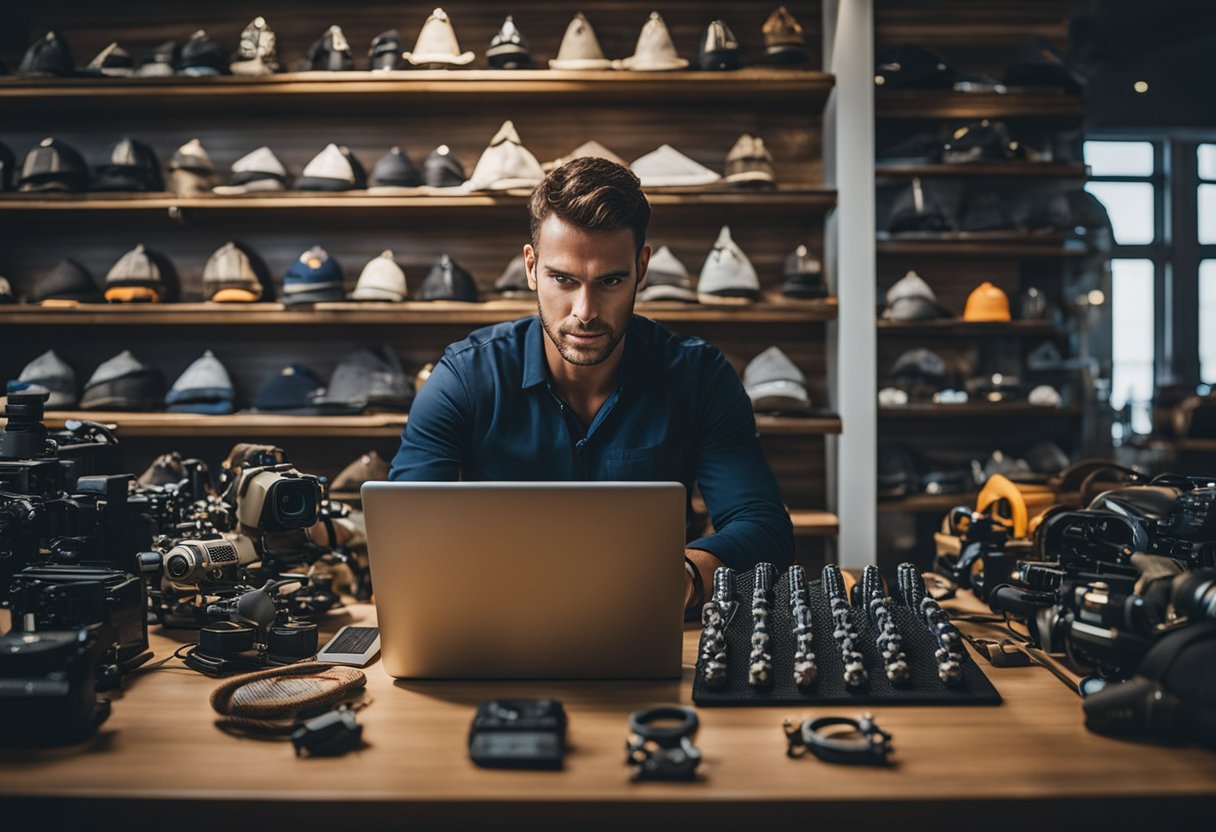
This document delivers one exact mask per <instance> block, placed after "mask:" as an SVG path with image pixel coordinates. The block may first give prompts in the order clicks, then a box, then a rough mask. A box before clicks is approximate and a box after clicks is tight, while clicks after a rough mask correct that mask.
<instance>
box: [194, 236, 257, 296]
mask: <svg viewBox="0 0 1216 832" xmlns="http://www.w3.org/2000/svg"><path fill="white" fill-rule="evenodd" d="M264 291H265V290H264V287H263V286H262V282H261V281H260V280H258V276H257V274H256V273H254V271H253V264H252V263H250V262H249V255H247V254H246V253H245V252H243V251H241V249H240V248H239V247H238V246H237V244H236V243H225V244H224V245H222V246H220V247H219V248H218V249H216V250H215V252H214V253H212V255H211V257H209V258H208V259H207V265H206V266H204V267H203V295H204V297H206V298H207V300H215V301H244V302H246V303H249V302H253V301H258V300H262V296H263V294H264Z"/></svg>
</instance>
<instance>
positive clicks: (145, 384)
mask: <svg viewBox="0 0 1216 832" xmlns="http://www.w3.org/2000/svg"><path fill="white" fill-rule="evenodd" d="M164 395H165V379H164V376H163V375H162V374H161V371H160V370H158V369H156V368H155V367H151V366H149V365H147V364H145V363H143V362H142V361H140V360H139V359H138V358H136V357H135V355H134V354H133V353H132V352H131V351H130V350H123V351H122V352H120V353H119V354H118V355H116V356H114V357H113V358H111V359H109V360H107V361H103V362H102V363H101V365H100V366H99V367H98V368H97V369H96V370H94V371H93V375H92V376H91V377H90V378H89V380H88V381H87V382H85V385H84V395H83V396H81V397H80V409H81V410H156V409H157V408H159V407H160V406H161V403H162V402H163V400H164Z"/></svg>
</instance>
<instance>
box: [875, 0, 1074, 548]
mask: <svg viewBox="0 0 1216 832" xmlns="http://www.w3.org/2000/svg"><path fill="white" fill-rule="evenodd" d="M1067 20H1068V10H1067V4H1064V3H1062V2H1060V0H1028V2H1026V3H1022V4H1017V5H1016V6H1009V7H1002V8H997V7H985V9H984V14H983V15H982V19H981V17H978V16H977V15H976V14H974V9H973V6H971V5H969V4H967V3H964V2H962V0H935V2H933V3H930V4H921V5H919V6H917V7H911V6H908V5H907V4H901V3H898V2H895V0H874V42H875V51H876V53H879V54H881V53H882V52H883V51H884V50H886V49H888V48H891V47H894V46H896V45H899V44H904V43H914V44H916V45H919V46H924V47H927V48H929V49H933V50H936V51H938V52H940V53H941V54H942V55H943V56H944V58H945V60H946V61H947V62H948V63H949V64H950V65H951V66H953V67H954V68H955V69H956V70H957V72H958V73H959V74H960V75H975V74H982V75H987V76H991V77H993V78H997V79H1000V78H1001V77H1002V76H1003V74H1004V69H1005V62H1006V61H1007V60H1008V58H1009V56H1010V55H1011V54H1012V52H1013V49H1014V47H1015V46H1016V45H1017V44H1018V43H1019V42H1020V41H1021V40H1022V39H1023V38H1025V37H1027V36H1030V35H1035V36H1044V37H1047V38H1049V39H1050V40H1052V41H1054V42H1057V43H1060V44H1061V45H1063V44H1064V43H1065V42H1066V41H1067ZM874 110H875V132H876V136H877V137H878V139H879V143H880V147H881V148H884V149H885V148H888V147H894V146H896V145H898V144H900V143H901V142H903V141H904V140H906V139H909V138H911V137H913V136H916V137H922V138H925V139H930V140H944V139H945V138H946V137H948V136H949V135H950V134H951V133H952V132H953V131H954V130H955V129H956V128H958V127H960V126H962V125H965V124H968V123H971V122H975V121H980V120H985V119H988V120H993V121H1003V122H1006V125H1007V128H1008V131H1009V134H1010V136H1011V137H1012V138H1014V139H1015V140H1019V141H1021V142H1023V143H1024V144H1027V145H1029V146H1031V147H1033V148H1035V149H1036V150H1039V151H1047V152H1054V153H1059V151H1060V149H1061V148H1062V147H1063V146H1064V145H1065V144H1066V143H1067V142H1068V141H1071V142H1072V143H1073V144H1074V147H1073V148H1072V150H1073V153H1072V154H1070V155H1068V156H1067V157H1062V156H1056V158H1055V160H1054V161H1041V162H1029V161H1001V160H994V161H973V162H967V163H958V164H944V163H939V164H895V163H889V162H884V161H883V160H882V159H878V161H877V163H876V164H875V181H876V183H877V188H876V191H875V193H876V206H875V208H876V222H877V229H878V232H877V234H876V243H875V253H876V259H877V266H876V274H875V277H876V280H877V283H878V292H877V298H876V300H877V301H878V303H879V305H881V303H882V300H883V295H884V293H885V291H886V289H887V288H888V287H890V286H891V285H893V284H894V283H895V282H896V281H897V280H899V279H900V278H902V277H903V276H904V274H905V273H906V272H907V271H908V270H915V271H916V272H917V274H919V275H920V276H921V277H922V278H923V279H924V280H925V281H926V282H927V283H928V284H929V286H930V287H931V288H932V289H933V290H934V292H935V294H936V296H937V300H938V303H940V304H941V305H942V306H943V307H945V308H946V309H948V310H950V312H952V313H953V314H955V315H961V313H962V312H963V309H964V307H965V305H966V299H967V296H968V295H969V293H970V292H971V290H972V289H974V288H975V287H976V286H978V285H979V284H980V283H981V282H983V281H990V282H992V283H994V284H995V285H997V286H998V287H999V288H1001V289H1002V290H1003V291H1005V293H1006V295H1007V296H1008V297H1009V300H1010V305H1011V307H1012V309H1013V311H1014V314H1015V316H1016V314H1017V301H1018V296H1019V293H1020V292H1021V291H1023V290H1025V289H1026V288H1028V287H1030V286H1035V287H1037V288H1038V289H1039V290H1040V291H1042V292H1043V293H1044V294H1045V295H1046V296H1047V298H1048V299H1049V300H1050V301H1051V303H1053V304H1054V305H1055V306H1056V307H1057V308H1061V309H1067V307H1068V299H1067V298H1065V297H1064V292H1063V286H1064V280H1063V277H1064V275H1065V274H1066V272H1068V270H1070V269H1073V268H1074V267H1075V266H1076V264H1078V263H1082V262H1084V261H1083V260H1082V259H1081V258H1085V257H1087V256H1088V255H1089V254H1090V251H1089V249H1088V247H1087V245H1086V244H1085V243H1084V242H1083V241H1082V240H1080V239H1077V238H1075V237H1074V236H1072V235H1071V234H1067V235H1066V234H1063V233H1046V232H1041V231H1025V230H1005V231H984V232H962V231H955V232H945V233H918V234H890V233H887V232H886V231H885V230H883V229H884V228H885V221H886V216H887V214H886V212H887V211H889V210H890V207H891V205H892V203H893V202H894V199H895V196H896V195H897V194H898V193H899V192H900V191H901V190H902V189H905V188H907V187H908V184H909V183H910V182H911V181H912V180H913V179H920V180H921V183H922V187H923V189H924V195H925V198H926V199H930V198H931V199H933V200H934V201H935V202H936V204H937V205H939V206H941V208H942V210H943V211H944V212H945V213H946V215H947V216H953V217H955V218H957V217H959V216H961V215H962V214H963V213H964V210H965V208H966V206H967V205H968V204H970V202H971V200H973V199H975V198H977V197H979V198H982V197H983V196H988V195H992V194H995V195H996V196H997V197H998V200H999V202H1000V204H1001V206H1002V207H1004V208H1005V209H1006V211H1007V212H1008V215H1009V216H1008V219H1009V220H1010V221H1011V222H1012V223H1014V224H1016V223H1017V222H1019V221H1020V220H1021V219H1022V215H1021V214H1020V213H1019V212H1020V211H1023V210H1025V208H1024V207H1023V206H1026V205H1028V204H1029V203H1028V202H1027V203H1023V202H1022V200H1021V199H1020V198H1021V197H1026V198H1027V199H1030V198H1040V197H1043V198H1046V197H1050V196H1051V195H1053V194H1060V193H1064V192H1065V191H1066V190H1068V189H1075V188H1078V187H1080V186H1081V185H1082V183H1083V182H1084V181H1085V179H1086V178H1087V176H1088V174H1089V170H1088V168H1087V166H1086V165H1085V164H1083V163H1081V162H1080V161H1077V160H1079V159H1080V155H1079V151H1080V143H1079V139H1077V138H1075V135H1076V134H1075V133H1072V132H1071V131H1074V130H1076V128H1078V127H1080V125H1081V123H1082V120H1083V117H1084V113H1085V107H1084V100H1083V98H1082V97H1081V96H1079V95H1073V94H1068V93H1065V92H1062V91H1055V90H1050V89H1029V88H1023V89H1017V88H1012V87H1011V88H1008V89H1007V90H1006V91H1005V92H995V91H993V92H964V91H955V90H951V89H924V90H911V89H888V88H884V87H883V86H881V85H880V86H877V87H876V88H875V95H874ZM1069 137H1071V138H1069ZM875 331H876V339H877V367H876V371H877V375H878V387H882V386H885V385H886V384H888V383H890V381H891V379H890V368H891V367H892V365H893V363H894V361H895V359H896V358H897V357H898V356H899V355H900V354H901V353H903V352H904V351H905V350H908V349H911V348H915V347H924V348H928V349H931V350H933V351H935V352H937V353H938V354H939V355H940V356H941V357H942V358H943V360H944V362H945V364H946V366H947V368H948V370H949V371H950V373H951V375H952V378H951V386H953V387H961V386H962V383H963V382H964V381H965V380H966V379H969V378H971V377H974V376H980V375H985V374H987V373H989V372H992V373H995V372H1001V373H1003V374H1006V375H1016V376H1019V378H1020V381H1021V382H1022V383H1023V384H1027V385H1029V386H1033V385H1034V384H1037V383H1044V382H1045V383H1052V384H1054V385H1055V386H1057V388H1058V389H1060V390H1061V392H1062V393H1063V395H1064V400H1065V401H1066V402H1067V404H1066V405H1065V406H1062V407H1042V406H1036V405H1031V404H1029V403H1027V402H986V401H977V400H974V399H973V400H971V401H969V402H967V403H965V404H927V403H926V404H920V403H913V404H908V405H904V406H899V407H878V408H877V422H878V431H877V434H878V436H877V438H878V440H879V441H880V442H893V443H899V444H901V445H904V446H905V447H906V449H907V450H908V451H909V452H910V453H911V454H912V455H913V456H914V457H915V458H919V459H920V460H921V461H923V462H924V463H925V464H926V467H928V468H933V467H937V466H945V467H946V468H949V469H951V470H954V469H958V470H966V469H967V468H968V467H969V465H970V461H971V460H972V459H978V460H980V461H981V462H983V461H984V460H986V459H987V458H988V457H989V455H990V454H991V453H993V452H994V451H996V450H1002V451H1003V452H1005V453H1006V454H1014V455H1017V454H1020V453H1022V452H1023V451H1024V450H1025V449H1026V448H1027V447H1028V446H1029V445H1031V444H1033V443H1034V442H1036V441H1039V440H1044V439H1046V440H1052V441H1055V442H1057V443H1058V444H1060V445H1061V446H1062V447H1063V448H1064V450H1065V451H1074V452H1075V451H1077V450H1079V445H1080V436H1081V435H1082V433H1083V431H1082V426H1083V419H1084V418H1085V416H1086V414H1087V403H1088V401H1087V397H1086V394H1085V391H1083V390H1081V389H1080V385H1079V384H1073V385H1072V387H1071V388H1069V387H1064V386H1062V385H1064V384H1066V383H1071V381H1070V379H1068V378H1067V377H1066V376H1064V375H1062V374H1054V375H1046V376H1044V375H1038V376H1036V375H1035V374H1034V373H1033V372H1032V371H1029V370H1027V369H1026V367H1025V365H1024V363H1023V362H1022V359H1023V357H1024V354H1025V353H1026V352H1028V351H1029V350H1031V349H1033V348H1034V347H1035V346H1036V345H1037V344H1038V343H1041V342H1043V341H1050V342H1052V343H1053V344H1055V345H1056V346H1057V347H1058V348H1059V349H1061V351H1062V352H1064V354H1065V355H1067V354H1068V351H1069V349H1070V347H1071V345H1072V343H1073V341H1074V339H1073V335H1074V334H1075V332H1076V324H1075V321H1073V320H1071V319H1068V320H1066V321H1065V322H1064V323H1062V324H1061V323H1059V322H1057V321H1055V320H1018V319H1017V318H1016V317H1015V319H1014V320H1012V321H1008V322H1000V323H983V322H970V321H965V320H962V319H961V318H952V319H946V320H928V321H912V322H897V321H889V320H882V319H879V320H878V321H877V325H876V330H875ZM1009 366H1013V367H1014V368H1015V369H1004V368H1005V367H1009ZM975 496H976V494H975V492H974V491H970V492H967V493H964V494H945V495H930V494H924V493H918V494H912V495H909V496H908V497H906V498H903V499H891V500H879V501H878V503H877V510H878V512H879V514H880V515H881V518H882V519H881V520H880V522H879V523H878V526H879V532H878V534H879V561H880V564H881V563H883V562H884V561H886V562H888V563H889V564H891V565H893V564H894V563H895V562H897V561H898V560H904V559H908V558H911V559H913V560H916V561H917V562H918V563H920V564H922V565H924V566H926V567H927V566H928V565H929V562H930V560H931V557H932V543H931V541H932V537H933V535H932V532H933V531H934V530H935V529H936V528H937V527H938V525H939V524H940V521H941V517H942V515H943V514H944V513H945V512H946V511H948V510H949V509H950V508H952V507H953V506H956V505H966V504H973V503H974V500H975ZM901 540H902V541H907V540H915V541H916V544H915V548H914V549H903V550H899V549H897V548H896V547H897V546H899V545H906V544H901V543H900V542H899V541H901Z"/></svg>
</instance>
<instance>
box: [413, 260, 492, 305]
mask: <svg viewBox="0 0 1216 832" xmlns="http://www.w3.org/2000/svg"><path fill="white" fill-rule="evenodd" d="M419 299H420V300H459V301H467V302H470V303H476V302H477V300H478V297H477V283H476V282H475V281H474V280H473V276H472V275H471V274H469V273H468V272H467V271H465V270H464V269H463V268H461V266H460V264H459V263H457V262H456V261H455V260H453V259H452V258H451V257H449V256H448V255H446V254H444V255H442V256H441V257H440V258H439V259H438V260H436V261H435V265H433V266H431V271H430V274H428V275H427V276H426V280H424V281H423V282H422V289H421V290H420V291H419Z"/></svg>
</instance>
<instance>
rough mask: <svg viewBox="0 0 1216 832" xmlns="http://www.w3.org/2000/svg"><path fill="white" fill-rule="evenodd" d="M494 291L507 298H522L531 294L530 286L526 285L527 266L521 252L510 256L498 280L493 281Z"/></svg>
mask: <svg viewBox="0 0 1216 832" xmlns="http://www.w3.org/2000/svg"><path fill="white" fill-rule="evenodd" d="M494 291H496V292H498V293H500V294H501V295H502V296H503V297H507V298H522V297H528V296H530V295H531V294H532V287H530V286H529V285H528V267H527V264H526V263H524V256H523V255H522V254H517V255H515V256H514V257H512V258H511V262H510V263H508V264H507V267H506V268H505V269H503V270H502V274H501V275H499V276H498V280H495V281H494Z"/></svg>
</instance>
